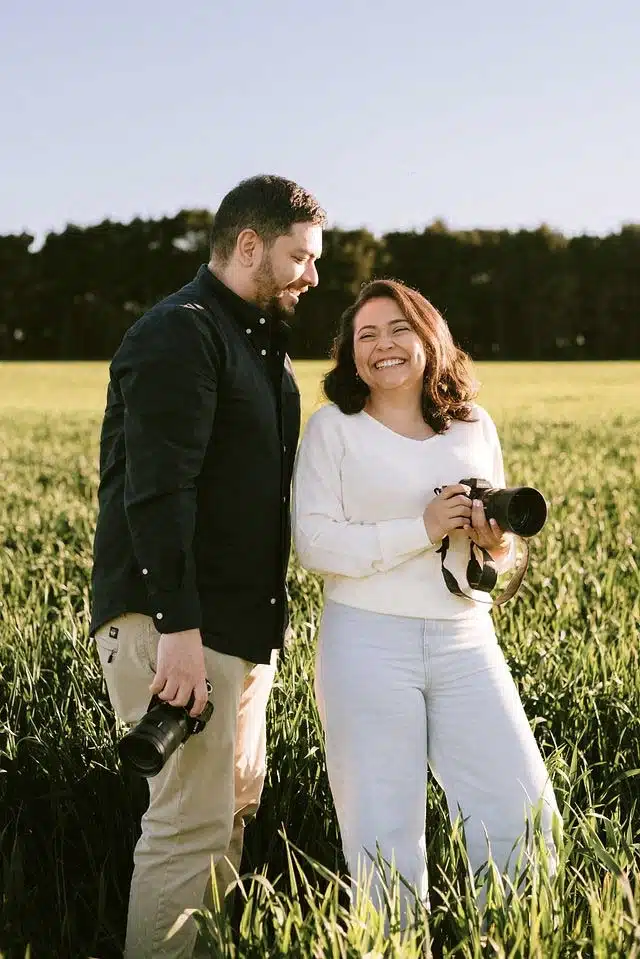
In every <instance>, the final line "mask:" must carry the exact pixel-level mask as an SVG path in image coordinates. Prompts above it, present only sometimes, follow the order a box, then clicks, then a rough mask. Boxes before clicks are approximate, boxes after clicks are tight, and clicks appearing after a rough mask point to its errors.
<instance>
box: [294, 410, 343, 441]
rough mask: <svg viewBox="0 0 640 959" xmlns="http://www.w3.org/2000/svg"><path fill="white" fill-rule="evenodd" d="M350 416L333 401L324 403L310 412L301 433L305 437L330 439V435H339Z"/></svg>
mask: <svg viewBox="0 0 640 959" xmlns="http://www.w3.org/2000/svg"><path fill="white" fill-rule="evenodd" d="M349 420H353V417H352V416H347V414H346V413H343V412H342V411H341V410H340V408H339V407H338V406H336V404H335V403H324V404H323V405H322V406H321V407H319V409H317V410H316V411H315V412H314V413H312V414H311V416H310V417H309V419H308V420H307V422H306V425H305V427H304V431H303V435H304V437H305V438H306V439H307V442H308V441H309V440H310V439H315V438H322V439H324V440H325V441H326V440H330V438H331V437H332V436H336V437H338V436H341V435H342V433H343V431H344V429H345V427H346V426H347V424H348V421H349Z"/></svg>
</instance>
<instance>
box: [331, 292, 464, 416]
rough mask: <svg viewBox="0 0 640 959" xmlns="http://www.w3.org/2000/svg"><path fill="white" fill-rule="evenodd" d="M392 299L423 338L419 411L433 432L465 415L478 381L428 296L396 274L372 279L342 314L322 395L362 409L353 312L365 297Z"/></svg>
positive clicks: (364, 390) (365, 391)
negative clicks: (394, 276)
mask: <svg viewBox="0 0 640 959" xmlns="http://www.w3.org/2000/svg"><path fill="white" fill-rule="evenodd" d="M381 297H384V298H385V299H389V300H393V301H394V302H395V303H397V305H398V307H399V308H400V311H401V313H402V315H403V316H404V317H405V318H406V319H407V320H408V321H409V323H410V324H411V326H412V327H413V329H414V330H415V332H416V333H417V334H418V336H419V337H420V339H421V340H422V342H423V344H424V348H425V351H426V354H427V364H426V367H425V371H424V385H423V389H422V415H423V416H424V419H425V422H426V423H428V424H429V426H430V427H431V429H432V430H434V432H436V433H444V431H445V430H446V429H447V427H448V426H449V424H450V423H451V420H468V419H469V418H470V416H471V402H472V400H474V399H475V397H476V396H477V393H478V384H477V382H476V380H475V377H474V376H473V373H472V369H471V366H472V364H471V357H469V356H468V355H467V354H466V353H465V352H464V351H463V350H461V349H459V347H457V346H456V344H455V343H454V341H453V337H452V336H451V333H450V331H449V327H448V326H447V324H446V322H445V320H444V319H443V317H442V316H441V315H440V313H439V312H438V311H437V310H436V308H435V307H434V306H433V305H432V304H431V303H429V301H428V300H427V299H426V298H425V297H424V296H422V294H421V293H418V291H417V290H412V289H411V288H410V287H408V286H405V284H404V283H400V282H399V281H398V280H371V282H369V283H367V284H365V286H363V288H362V289H361V291H360V293H359V295H358V298H357V300H356V301H355V303H353V304H352V305H351V306H350V307H349V308H348V309H347V310H345V312H344V313H343V314H342V317H341V320H340V328H339V331H338V335H337V336H336V338H335V340H334V342H333V349H332V351H331V357H332V359H333V361H334V364H335V365H334V367H333V369H331V370H330V371H329V372H328V373H327V374H326V376H325V377H324V380H323V389H324V393H325V396H326V397H327V399H328V400H330V401H331V402H332V403H335V404H336V406H338V407H339V408H340V410H341V411H342V412H343V413H347V414H353V413H359V412H360V411H361V410H362V409H364V405H365V403H366V400H367V397H368V395H369V387H368V386H367V385H366V383H364V382H363V381H362V380H361V379H360V378H359V376H358V374H357V372H356V364H355V360H354V356H353V337H354V327H355V318H356V315H357V313H358V311H359V310H360V309H361V307H363V306H364V304H365V303H368V302H369V300H374V299H379V298H381Z"/></svg>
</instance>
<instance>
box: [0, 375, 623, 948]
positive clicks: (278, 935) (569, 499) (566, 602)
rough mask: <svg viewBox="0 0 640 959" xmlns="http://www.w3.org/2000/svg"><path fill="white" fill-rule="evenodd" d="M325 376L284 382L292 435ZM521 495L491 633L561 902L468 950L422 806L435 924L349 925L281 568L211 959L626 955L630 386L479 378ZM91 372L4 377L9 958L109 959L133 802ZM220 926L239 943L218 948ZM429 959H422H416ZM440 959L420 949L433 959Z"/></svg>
mask: <svg viewBox="0 0 640 959" xmlns="http://www.w3.org/2000/svg"><path fill="white" fill-rule="evenodd" d="M322 369H323V365H322V364H314V363H298V364H296V370H297V372H298V376H299V379H300V383H301V386H302V389H303V394H304V415H305V417H306V416H308V415H309V413H310V412H311V411H312V410H313V409H314V407H315V406H316V405H317V404H318V402H319V400H320V390H319V381H320V376H321V372H322ZM478 375H479V378H480V380H481V381H482V384H483V385H482V389H481V393H480V397H479V401H480V402H481V403H483V405H484V406H486V407H487V409H488V410H489V411H490V412H491V413H492V415H493V416H494V418H495V420H496V422H497V424H498V426H499V429H500V434H501V439H502V445H503V451H504V458H505V466H506V470H507V475H508V477H509V480H510V481H511V482H513V483H520V482H530V483H534V484H535V485H536V486H538V487H539V488H540V489H542V490H543V491H544V492H545V494H546V496H547V499H548V501H549V503H550V517H549V521H548V523H547V525H546V527H545V529H544V530H543V532H542V533H541V535H540V536H539V537H537V538H536V540H535V541H534V542H533V543H532V565H531V569H530V572H529V574H528V576H527V581H526V584H525V587H524V588H523V590H522V592H521V594H520V595H519V596H518V597H517V598H516V599H515V600H513V601H512V602H511V603H509V604H508V605H507V606H505V607H504V608H503V609H502V610H500V611H498V612H496V613H495V614H494V615H495V622H496V626H497V629H498V634H499V637H500V640H501V643H502V646H503V648H504V650H505V653H506V655H507V659H508V661H509V663H510V665H511V668H512V671H513V674H514V677H515V679H516V682H517V684H518V687H519V689H520V692H521V695H522V698H523V701H524V704H525V708H526V710H527V714H528V716H529V719H530V722H531V724H532V726H533V728H534V730H535V733H536V736H537V739H538V742H539V743H540V746H541V748H542V750H543V753H544V756H545V759H546V761H547V763H548V765H549V768H550V770H551V772H552V776H553V781H554V786H555V789H556V794H557V796H558V800H559V802H560V805H561V809H562V813H563V817H564V823H565V837H564V843H563V846H562V850H561V866H560V872H559V875H558V878H557V881H556V883H555V885H553V886H549V884H548V883H546V882H542V883H541V884H539V885H536V886H534V887H533V888H531V887H529V888H527V889H526V890H525V891H524V892H523V893H522V895H520V896H516V897H515V898H513V900H512V901H511V903H510V904H508V905H507V904H505V902H504V901H503V899H502V896H501V893H500V889H499V887H498V886H497V885H494V886H493V887H492V889H491V890H490V898H491V902H492V908H491V911H490V915H489V930H488V933H487V934H486V935H485V936H484V937H483V936H482V935H481V930H480V928H479V923H478V918H477V914H476V912H475V910H474V909H473V908H471V906H470V905H469V900H468V884H467V882H466V880H465V879H464V870H463V869H461V864H462V847H461V843H460V839H459V836H458V835H457V834H456V832H455V831H454V832H452V830H451V829H450V828H449V826H448V824H447V822H446V819H445V816H444V813H443V809H444V806H443V799H442V796H441V795H440V793H439V791H438V789H437V787H436V786H433V785H432V786H430V789H429V795H428V808H427V817H428V829H427V839H428V855H429V874H430V887H431V906H432V910H431V914H430V916H429V917H428V919H427V917H426V916H422V917H419V918H418V921H417V922H416V927H415V929H414V930H410V931H409V933H407V934H406V935H405V937H404V939H403V937H402V936H401V934H400V933H399V931H398V930H397V929H396V928H395V926H394V925H393V923H392V927H391V932H390V933H389V935H388V936H387V937H385V935H384V930H383V929H382V927H381V924H380V922H379V921H378V920H377V918H376V917H373V916H369V917H368V918H367V917H365V915H364V909H365V907H364V906H361V907H360V908H359V909H352V910H349V909H348V908H347V905H346V900H345V897H344V894H343V891H342V890H341V881H342V878H343V877H344V873H343V868H344V864H343V862H342V859H341V854H340V848H339V839H338V833H337V827H336V822H335V817H334V813H333V809H332V806H331V801H330V795H329V791H328V786H327V781H326V773H325V767H324V762H323V756H322V748H321V740H320V736H319V725H318V720H317V715H316V711H315V705H314V702H313V693H312V655H313V644H314V635H315V628H316V624H317V618H318V612H319V606H320V591H319V584H318V581H317V579H316V578H315V577H313V576H310V575H308V574H306V573H305V572H304V571H303V570H301V569H299V568H298V567H297V566H296V565H295V564H292V566H291V569H290V589H291V593H292V597H293V625H294V629H295V642H294V644H293V646H292V647H291V649H290V650H289V651H288V653H287V655H286V657H284V660H283V663H282V665H281V668H280V670H279V674H278V679H277V683H276V687H275V690H274V694H273V696H272V699H271V702H270V707H269V729H270V739H269V762H270V772H269V777H268V781H267V785H266V788H265V792H264V796H263V803H262V807H261V810H260V813H259V817H258V819H257V821H256V822H255V823H254V824H253V825H252V826H251V827H250V828H249V830H248V833H247V841H246V855H245V860H244V862H243V873H244V874H245V878H244V880H243V885H244V891H245V897H242V896H239V897H238V901H237V907H236V912H235V915H234V918H233V923H230V922H229V921H228V920H226V919H224V918H223V917H222V916H214V917H208V918H205V917H202V920H201V921H202V923H203V924H204V925H205V926H206V937H207V940H208V941H209V942H210V943H211V950H212V951H211V954H212V955H215V956H223V957H229V959H231V957H243V959H244V957H252V959H253V957H255V959H258V957H260V959H262V957H265V956H268V957H279V956H287V957H295V959H297V957H305V959H306V957H309V959H311V957H313V959H324V957H331V959H334V957H335V959H343V957H344V959H346V957H359V956H368V957H369V959H378V957H383V956H385V957H387V956H389V957H391V956H398V957H406V959H414V957H415V959H417V957H418V956H419V955H422V954H429V955H433V956H434V957H436V956H442V957H445V956H447V957H449V956H450V957H454V956H455V957H466V959H469V957H480V956H495V957H504V959H507V957H510V959H519V957H522V959H525V957H528V959H534V957H535V959H565V957H566V959H574V957H585V959H591V957H593V959H604V957H620V959H632V957H636V959H638V957H640V815H639V811H638V801H637V797H638V796H639V795H640V790H639V786H640V755H639V754H640V747H639V743H640V669H639V655H640V654H639V647H638V633H639V626H640V572H639V565H638V564H639V556H638V536H639V533H638V524H639V520H640V515H639V513H640V508H639V507H640V502H639V501H640V497H639V495H638V489H639V484H640V364H637V363H636V364H634V363H611V364H595V363H594V364H562V365H561V364H558V365H535V364H495V365H490V364H486V365H483V364H479V365H478ZM106 377H107V366H106V364H97V363H96V364H60V365H47V364H29V365H19V364H0V464H1V465H0V470H1V477H2V498H1V500H0V535H1V537H2V551H1V552H0V602H1V603H2V606H1V608H0V757H1V758H0V764H1V768H0V904H1V905H0V909H1V915H0V955H4V956H5V957H6V959H8V957H11V959H14V957H16V959H18V957H19V959H22V957H24V956H25V953H26V950H27V947H30V955H31V956H32V957H35V959H39V957H47V959H49V957H56V959H57V957H70V959H81V957H82V959H84V957H101V959H107V957H115V956H117V955H118V954H119V952H118V950H119V945H120V944H121V940H122V935H123V930H124V917H125V909H126V896H127V893H128V881H129V875H130V869H131V865H130V857H131V850H132V847H133V844H134V842H135V838H136V823H137V817H138V815H139V813H140V810H141V807H142V805H143V804H144V801H145V796H144V791H143V790H142V789H141V788H140V786H139V784H138V785H136V783H135V782H132V781H130V780H128V779H126V778H125V777H124V775H123V774H122V773H121V771H120V770H119V768H118V766H117V763H116V759H115V751H114V744H115V742H116V739H117V736H118V735H119V732H120V731H119V730H116V729H115V728H114V725H113V718H112V714H111V711H110V709H109V707H108V703H107V700H106V698H105V693H104V689H103V686H102V682H101V675H100V670H99V666H98V663H97V658H96V657H95V655H94V652H93V648H92V645H91V642H90V641H89V640H88V638H87V624H88V619H89V577H90V569H91V545H92V536H93V528H94V522H95V506H96V489H97V480H98V476H97V469H96V462H97V449H98V427H99V423H100V418H101V414H102V409H103V407H104V391H105V383H106ZM232 926H233V928H234V930H235V933H234V936H232V934H231V927H232ZM423 945H424V946H425V948H426V953H422V952H421V948H422V947H423ZM429 950H431V951H429Z"/></svg>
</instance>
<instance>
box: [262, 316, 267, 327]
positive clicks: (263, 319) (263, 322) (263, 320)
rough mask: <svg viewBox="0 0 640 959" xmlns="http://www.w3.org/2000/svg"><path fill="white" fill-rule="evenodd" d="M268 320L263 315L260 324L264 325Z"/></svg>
mask: <svg viewBox="0 0 640 959" xmlns="http://www.w3.org/2000/svg"><path fill="white" fill-rule="evenodd" d="M266 322H267V321H266V320H265V318H264V316H261V317H260V325H261V326H262V325H264V324H265V323H266Z"/></svg>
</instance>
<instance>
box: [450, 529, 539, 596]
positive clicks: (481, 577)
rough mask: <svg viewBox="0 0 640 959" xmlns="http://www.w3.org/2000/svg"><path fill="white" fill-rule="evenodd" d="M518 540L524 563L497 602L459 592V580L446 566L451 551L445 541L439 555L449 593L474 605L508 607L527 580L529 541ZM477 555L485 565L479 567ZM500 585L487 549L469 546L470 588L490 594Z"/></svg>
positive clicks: (468, 571)
mask: <svg viewBox="0 0 640 959" xmlns="http://www.w3.org/2000/svg"><path fill="white" fill-rule="evenodd" d="M518 539H519V540H520V542H521V543H522V545H523V559H522V562H521V563H518V564H517V565H516V569H515V572H514V574H513V576H512V577H511V579H510V580H509V582H508V583H507V585H506V587H505V589H504V590H503V591H502V592H501V593H500V594H499V595H498V596H496V598H495V599H487V600H483V599H480V598H479V597H477V596H472V595H470V594H469V593H465V592H464V591H463V590H462V589H460V586H459V585H458V580H457V579H456V578H455V576H454V575H453V573H452V572H451V570H448V569H447V568H446V566H445V565H444V561H445V559H446V557H447V552H448V550H449V537H448V536H445V537H443V539H442V543H441V544H440V549H437V550H436V553H439V554H440V566H441V568H442V576H443V579H444V581H445V584H446V586H447V589H448V590H449V592H450V593H453V594H454V596H462V597H463V598H465V599H471V600H473V602H475V603H485V604H486V605H488V606H502V605H503V604H504V603H507V602H508V601H509V600H510V599H512V598H513V597H514V596H515V595H516V593H517V592H518V590H519V589H520V586H521V584H522V580H523V579H524V574H525V573H526V571H527V567H528V566H529V546H528V544H527V541H526V539H523V538H522V537H521V536H518ZM478 552H479V553H480V556H481V558H482V563H480V562H479V560H478V556H477V554H478ZM497 581H498V570H497V569H496V565H495V562H494V560H493V557H492V556H491V554H490V553H489V552H488V551H487V550H486V549H484V547H482V546H477V545H476V544H475V543H474V542H471V544H470V546H469V562H468V564H467V582H468V583H469V586H471V587H472V588H473V589H478V590H481V591H482V592H485V593H489V592H491V590H492V589H493V588H494V586H495V585H496V583H497Z"/></svg>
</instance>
